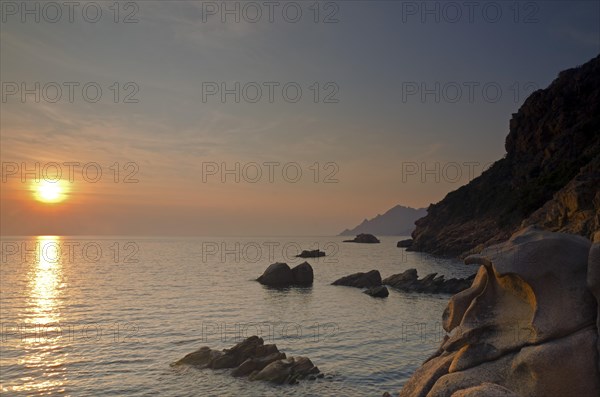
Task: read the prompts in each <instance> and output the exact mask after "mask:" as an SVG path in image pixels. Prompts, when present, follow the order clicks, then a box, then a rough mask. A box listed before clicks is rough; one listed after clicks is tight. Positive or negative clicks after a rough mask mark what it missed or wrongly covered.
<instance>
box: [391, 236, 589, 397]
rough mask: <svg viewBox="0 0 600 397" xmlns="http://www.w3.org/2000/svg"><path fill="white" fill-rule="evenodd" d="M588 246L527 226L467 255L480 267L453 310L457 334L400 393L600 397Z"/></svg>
mask: <svg viewBox="0 0 600 397" xmlns="http://www.w3.org/2000/svg"><path fill="white" fill-rule="evenodd" d="M590 246H591V244H590V242H589V241H588V240H587V239H586V238H584V237H580V236H575V235H568V234H563V233H552V232H544V231H540V230H537V229H534V228H527V229H524V230H522V231H520V232H518V233H516V234H515V235H513V236H512V237H511V238H510V239H509V240H508V241H507V242H505V243H502V244H499V245H496V246H492V247H489V248H487V249H485V250H484V251H483V252H482V254H481V255H477V256H472V257H468V258H467V259H466V261H465V262H466V263H471V264H480V265H482V266H481V268H480V270H479V272H478V274H477V276H476V278H475V280H474V282H473V285H472V286H471V287H470V288H468V289H467V290H464V291H462V292H460V293H459V294H457V295H455V296H454V297H453V298H452V299H451V300H450V302H449V304H448V307H447V309H446V311H445V313H444V316H443V326H444V329H446V331H448V332H449V333H450V334H449V336H447V337H446V338H444V341H443V342H442V345H441V346H440V349H439V350H438V351H437V352H436V353H435V354H434V355H433V356H432V357H431V358H430V359H429V360H428V361H427V362H426V363H425V364H424V365H423V366H422V367H421V368H419V369H418V370H417V371H416V372H415V374H414V375H413V376H412V378H411V379H410V380H409V381H408V382H407V383H406V384H405V386H404V388H403V389H402V391H401V392H400V396H402V397H415V396H422V397H425V396H427V397H441V396H446V397H451V396H454V397H458V396H470V395H475V396H477V395H482V396H483V395H485V396H488V395H496V394H493V393H492V392H491V391H490V393H488V394H485V393H484V392H483V391H482V390H483V389H485V388H488V389H491V388H492V387H493V388H494V390H502V393H504V394H498V395H508V396H511V394H510V393H513V394H514V395H517V396H523V397H525V396H565V397H568V396H573V397H575V396H597V395H600V375H599V373H598V352H597V350H596V343H597V339H598V330H597V328H596V325H595V321H596V302H595V301H594V299H593V296H592V294H591V293H590V291H589V290H588V289H587V288H586V278H587V277H588V272H587V270H588V256H590V255H589V253H590ZM591 257H593V253H592V255H591ZM488 384H493V385H494V386H490V385H488ZM498 388H501V389H498ZM504 389H506V390H504ZM509 392H510V393H509Z"/></svg>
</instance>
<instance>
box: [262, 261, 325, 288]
mask: <svg viewBox="0 0 600 397" xmlns="http://www.w3.org/2000/svg"><path fill="white" fill-rule="evenodd" d="M313 279H314V274H313V268H312V266H311V265H310V264H309V263H308V262H303V263H301V264H299V265H298V266H296V267H294V268H293V269H290V267H289V266H288V264H287V263H280V262H278V263H273V264H272V265H270V266H269V267H268V268H267V269H266V270H265V271H264V273H263V274H262V276H260V277H259V278H257V279H256V281H258V282H259V283H261V284H263V285H268V286H270V287H287V286H293V285H297V286H307V285H312V283H313Z"/></svg>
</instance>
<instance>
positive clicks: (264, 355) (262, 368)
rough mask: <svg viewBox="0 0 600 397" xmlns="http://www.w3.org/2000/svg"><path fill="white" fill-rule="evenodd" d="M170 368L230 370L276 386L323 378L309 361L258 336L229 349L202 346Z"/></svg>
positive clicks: (234, 373) (238, 374) (233, 374)
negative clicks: (289, 355) (187, 367)
mask: <svg viewBox="0 0 600 397" xmlns="http://www.w3.org/2000/svg"><path fill="white" fill-rule="evenodd" d="M172 365H174V366H177V365H191V366H194V367H196V368H199V369H204V368H210V369H226V368H228V369H232V368H233V371H232V372H231V375H232V376H235V377H248V378H249V379H250V380H262V381H267V382H272V383H276V384H295V383H298V380H301V379H309V380H314V379H315V378H317V377H322V376H323V374H321V372H320V371H319V368H317V367H315V366H314V365H313V363H312V362H311V361H310V360H309V359H308V358H306V357H295V358H294V357H289V358H287V357H286V355H285V353H283V352H280V351H279V350H278V349H277V346H276V345H265V344H264V341H263V339H262V338H259V337H258V336H251V337H249V338H247V339H245V340H243V341H242V342H240V343H238V344H236V345H235V346H233V347H232V348H230V349H224V350H213V349H211V348H209V347H206V346H205V347H201V348H200V349H198V350H196V351H195V352H192V353H190V354H188V355H186V356H185V357H183V358H182V359H181V360H179V361H177V362H175V363H174V364H172Z"/></svg>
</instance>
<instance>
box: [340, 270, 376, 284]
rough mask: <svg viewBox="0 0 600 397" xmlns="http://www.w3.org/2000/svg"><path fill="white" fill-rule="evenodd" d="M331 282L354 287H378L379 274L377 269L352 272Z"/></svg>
mask: <svg viewBox="0 0 600 397" xmlns="http://www.w3.org/2000/svg"><path fill="white" fill-rule="evenodd" d="M331 284H332V285H345V286H347V287H356V288H371V287H378V286H380V285H381V274H379V270H371V271H369V272H367V273H354V274H351V275H349V276H345V277H342V278H340V279H337V280H335V281H334V282H333V283H331Z"/></svg>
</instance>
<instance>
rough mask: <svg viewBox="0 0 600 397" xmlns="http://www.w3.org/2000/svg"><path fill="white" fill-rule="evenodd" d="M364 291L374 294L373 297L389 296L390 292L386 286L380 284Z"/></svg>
mask: <svg viewBox="0 0 600 397" xmlns="http://www.w3.org/2000/svg"><path fill="white" fill-rule="evenodd" d="M363 293H365V294H367V295H370V296H372V297H373V298H387V297H388V295H389V294H390V292H389V291H388V289H387V288H386V287H384V286H383V285H380V286H379V287H373V288H369V289H368V290H365V291H363Z"/></svg>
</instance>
